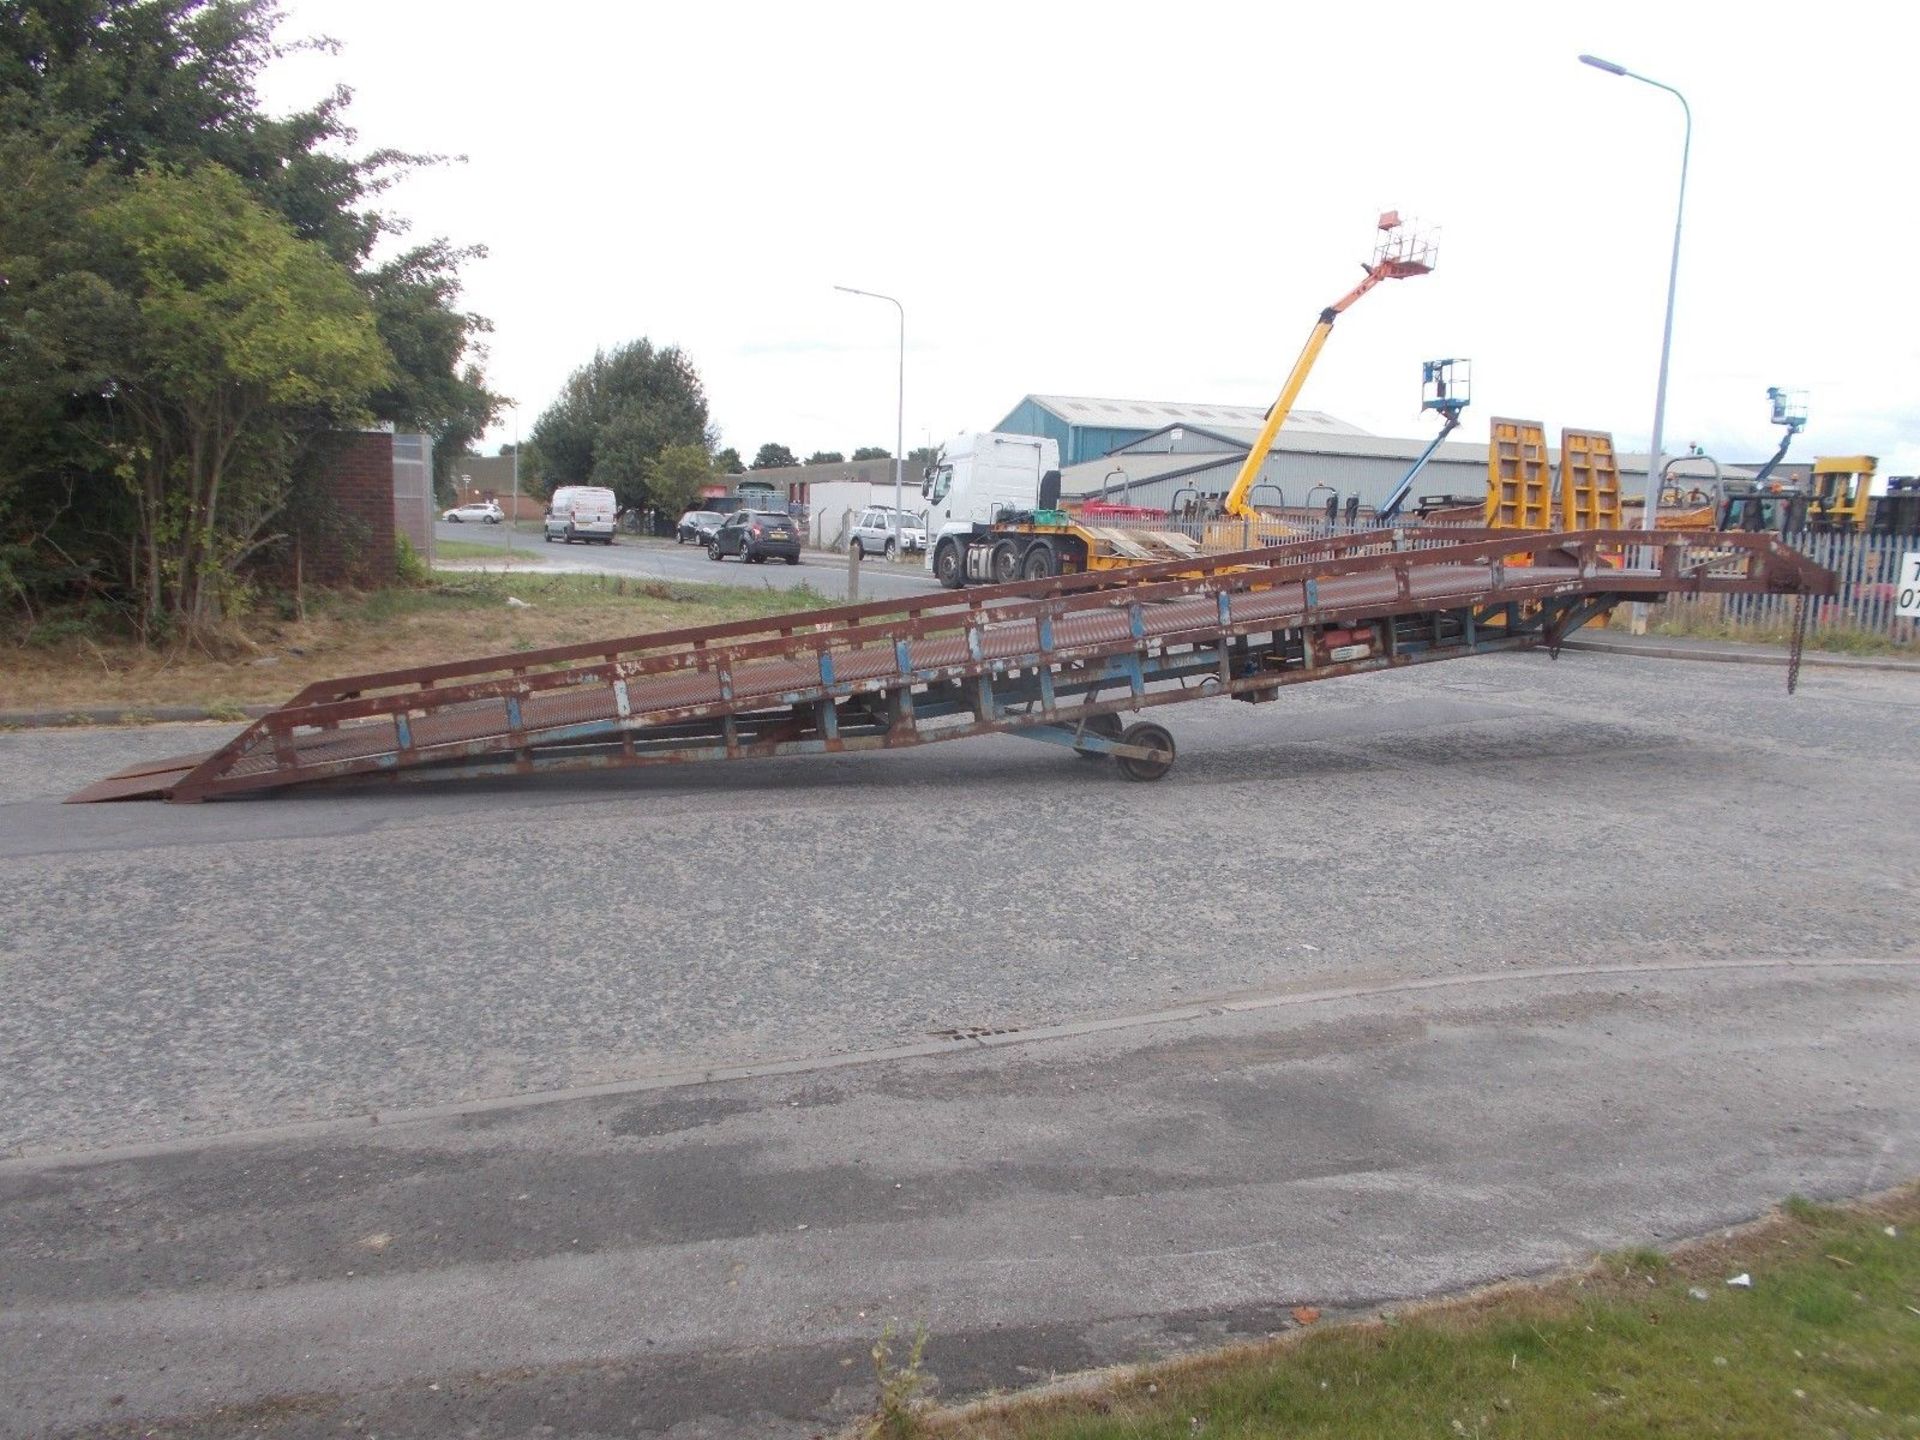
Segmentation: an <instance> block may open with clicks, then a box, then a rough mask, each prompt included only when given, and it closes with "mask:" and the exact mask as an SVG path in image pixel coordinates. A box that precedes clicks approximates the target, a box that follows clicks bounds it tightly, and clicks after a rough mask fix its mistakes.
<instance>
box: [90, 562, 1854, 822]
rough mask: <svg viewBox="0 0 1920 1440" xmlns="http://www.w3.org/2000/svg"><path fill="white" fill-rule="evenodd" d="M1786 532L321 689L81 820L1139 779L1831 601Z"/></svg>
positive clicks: (1164, 577) (1306, 571)
mask: <svg viewBox="0 0 1920 1440" xmlns="http://www.w3.org/2000/svg"><path fill="white" fill-rule="evenodd" d="M1833 588H1834V580H1833V576H1832V575H1831V573H1830V572H1828V571H1826V570H1824V569H1822V568H1820V567H1819V566H1817V565H1815V564H1813V563H1812V562H1811V561H1809V560H1807V559H1806V558H1805V557H1804V556H1802V555H1800V554H1798V553H1797V552H1795V551H1793V550H1791V549H1789V548H1788V547H1786V546H1785V545H1782V544H1781V543H1780V542H1779V541H1777V540H1775V539H1773V538H1772V537H1770V536H1767V535H1759V534H1750V533H1740V534H1681V533H1676V532H1659V533H1657V534H1651V535H1650V534H1648V533H1647V532H1643V531H1637V530H1635V531H1619V530H1589V531H1577V532H1551V531H1527V532H1518V531H1513V530H1483V529H1459V528H1447V527H1436V528H1410V529H1404V530H1399V531H1391V532H1389V531H1369V532H1363V533H1359V534H1355V535H1347V536H1340V537H1335V538H1331V539H1314V540H1299V541H1292V542H1289V543H1287V544H1283V545H1277V546H1272V547H1268V548H1263V549H1257V550H1248V551H1243V552H1240V553H1237V554H1228V555H1219V556H1210V557H1206V558H1205V559H1189V560H1180V561H1171V562H1167V563H1164V564H1160V565H1143V566H1138V567H1135V568H1132V569H1125V570H1107V571H1100V572H1095V573H1093V574H1085V575H1071V576H1059V577H1055V578H1052V579H1048V580H1035V581H1029V582H1026V583H1022V584H1013V585H998V586H991V587H985V588H979V589H974V590H969V591H963V592H960V593H958V594H953V593H947V592H942V593H940V594H937V595H930V596H926V597H923V598H919V599H914V600H906V601H886V602H877V603H873V604H866V605H850V606H843V607H840V608H837V609H830V610H811V611H799V612H795V613H793V614H790V615H782V616H776V617H773V618H771V619H764V620H750V621H740V622H735V623H732V624H726V625H710V626H706V627H703V628H699V629H688V630H670V631H663V632H659V633H656V634H651V635H637V636H631V637H627V638H622V639H614V640H606V641H595V642H590V643H584V644H577V645H567V646H560V647H555V648H552V649H546V650H531V651H525V652H521V653H517V654H511V655H493V656H487V657H484V658H480V659H474V660H464V661H455V662H450V663H447V664H443V665H430V666H423V667H417V668H414V669H409V670H396V671H389V672H385V673H379V674H370V675H356V676H350V677H347V678H345V679H341V680H332V681H322V682H319V683H316V684H313V685H309V686H308V687H307V688H306V689H304V690H302V691H301V692H300V693H299V694H298V695H296V696H295V697H294V698H293V699H292V700H290V701H288V702H287V703H286V704H285V705H283V706H281V707H280V708H279V709H277V710H275V711H273V712H272V713H270V714H268V715H266V716H263V717H262V718H261V719H259V720H256V721H255V722H254V723H253V724H251V725H249V726H248V727H247V728H246V729H245V730H243V731H242V732H241V733H240V734H238V735H237V736H235V737H234V738H233V739H232V740H231V741H229V742H228V743H227V744H226V745H223V746H222V747H220V748H219V749H218V750H215V751H213V752H211V753H209V754H205V755H186V756H179V757H176V758H174V759H171V760H158V761H148V762H146V763H144V764H141V765H138V766H134V767H131V768H129V769H127V770H125V771H122V772H121V773H120V774H118V775H114V776H111V777H109V778H108V779H105V780H102V781H99V782H98V783H96V784H94V785H91V786H88V787H87V788H86V789H84V790H81V791H80V792H78V793H77V794H75V795H72V796H69V797H68V800H69V803H75V802H82V803H83V802H89V801H102V800H134V799H166V800H174V801H197V800H207V799H213V798H218V797H225V796H233V795H242V794H248V793H253V792H260V791H269V790H276V789H283V788H286V787H290V786H298V785H309V784H314V783H316V782H323V781H338V780H344V779H351V778H354V777H371V776H384V777H387V778H389V779H425V778H433V777H443V776H452V775H500V774H516V773H518V774H531V773H535V772H539V771H545V770H579V769H590V768H600V767H613V766H623V765H659V764H670V763H685V762H690V761H698V760H721V759H740V758H747V757H761V756H776V755H807V754H837V753H846V752H853V751H859V750H873V749H891V748H897V747H900V746H905V745H918V744H925V743H928V742H931V741H936V740H956V739H962V738H965V737H968V736H973V735H983V734H991V733H1008V734H1016V735H1023V736H1026V737H1028V738H1031V739H1035V740H1042V741H1047V742H1050V743H1053V744H1056V745H1060V746H1063V747H1066V748H1067V749H1070V750H1073V751H1076V752H1078V753H1079V754H1080V755H1082V756H1086V757H1091V758H1101V757H1110V758H1112V759H1114V760H1116V761H1117V762H1118V764H1119V765H1120V768H1121V769H1122V771H1123V773H1125V774H1126V775H1127V776H1128V777H1129V778H1132V779H1141V780H1145V779H1155V778H1158V777H1159V776H1160V775H1163V774H1165V773H1166V771H1167V770H1168V769H1169V768H1170V767H1171V765H1172V764H1173V760H1174V744H1173V737H1172V736H1171V735H1170V734H1168V733H1167V731H1166V730H1164V729H1163V728H1162V727H1160V726H1158V725H1154V724H1149V723H1136V724H1133V725H1131V726H1127V725H1125V724H1124V723H1123V721H1122V720H1121V718H1120V716H1121V714H1122V712H1129V711H1138V710H1143V709H1149V708H1152V707H1157V706H1161V705H1167V704H1173V703H1176V702H1178V701H1182V700H1192V699H1200V698H1205V697H1210V696H1216V695H1230V696H1233V697H1234V698H1236V699H1240V700H1246V701H1254V702H1257V701H1263V700H1271V699H1273V698H1274V697H1275V696H1276V695H1277V694H1278V693H1279V690H1280V688H1281V687H1282V686H1285V685H1290V684H1297V683H1300V682H1303V681H1308V680H1324V679H1332V678H1337V677H1339V676H1344V675H1353V674H1361V673H1365V672H1368V671H1373V670H1382V669H1391V668H1395V667H1399V666H1405V665H1416V664H1423V663H1426V662H1428V661H1433V660H1445V659H1453V658H1458V657H1462V656H1467V655H1475V654H1485V653H1488V652H1490V651H1495V650H1504V649H1517V648H1525V647H1529V646H1546V647H1548V648H1550V649H1552V650H1554V651H1556V652H1557V650H1558V647H1559V645H1560V642H1561V641H1563V640H1564V639H1566V638H1567V636H1568V635H1570V634H1571V633H1572V632H1573V631H1575V630H1576V629H1578V628H1579V627H1580V626H1581V625H1583V624H1585V623H1586V622H1587V621H1589V620H1591V619H1593V618H1594V617H1595V616H1597V615H1601V614H1604V613H1605V612H1606V611H1607V610H1609V609H1611V608H1612V607H1614V606H1615V605H1618V604H1620V603H1621V602H1623V601H1629V600H1650V599H1657V598H1659V597H1660V596H1662V595H1665V594H1669V593H1685V594H1701V593H1737V594H1790V595H1800V596H1810V595H1829V594H1832V593H1833Z"/></svg>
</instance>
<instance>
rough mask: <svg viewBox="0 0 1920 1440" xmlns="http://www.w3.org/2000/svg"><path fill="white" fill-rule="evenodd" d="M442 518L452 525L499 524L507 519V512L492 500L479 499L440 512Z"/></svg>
mask: <svg viewBox="0 0 1920 1440" xmlns="http://www.w3.org/2000/svg"><path fill="white" fill-rule="evenodd" d="M440 518H441V519H442V520H445V521H446V522H447V523H448V524H451V525H466V524H475V525H498V524H499V523H500V522H501V521H502V520H504V519H506V518H507V517H506V512H505V511H503V510H501V508H500V507H499V506H498V505H497V504H495V503H494V502H493V501H491V500H477V501H475V502H474V503H473V504H471V505H456V506H454V507H453V508H452V509H451V510H443V511H441V512H440Z"/></svg>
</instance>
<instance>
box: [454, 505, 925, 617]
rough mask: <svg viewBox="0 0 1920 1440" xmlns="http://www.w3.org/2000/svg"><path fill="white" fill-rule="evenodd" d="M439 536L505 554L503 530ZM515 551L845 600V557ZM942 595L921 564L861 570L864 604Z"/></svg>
mask: <svg viewBox="0 0 1920 1440" xmlns="http://www.w3.org/2000/svg"><path fill="white" fill-rule="evenodd" d="M434 533H435V535H437V536H438V537H439V538H440V539H442V540H459V541H463V542H465V543H467V544H472V545H492V546H496V547H498V548H499V549H501V550H505V549H506V545H507V532H506V527H504V526H501V525H450V524H448V523H447V522H446V521H444V520H440V521H436V522H435V523H434ZM513 543H514V545H515V547H516V548H519V549H526V550H531V551H533V552H534V553H535V554H537V555H539V556H540V557H541V559H542V560H543V561H544V562H545V565H546V568H548V569H553V570H559V569H562V568H565V569H569V570H578V571H583V572H586V573H589V574H606V575H640V576H644V577H645V578H647V579H650V580H671V581H676V582H698V583H704V584H716V583H719V584H729V585H760V584H766V585H771V586H773V587H774V588H775V589H778V590H785V589H789V588H791V587H793V586H796V585H808V586H811V587H812V588H813V589H815V590H818V591H819V592H820V593H821V594H823V595H830V596H833V597H834V598H836V599H838V598H842V597H844V596H845V595H846V593H847V557H846V556H844V555H829V554H826V553H824V552H822V551H818V550H806V551H803V552H801V556H800V563H799V564H798V565H788V564H786V563H784V562H783V561H777V560H770V561H768V562H767V563H766V564H764V565H745V564H742V563H741V562H740V561H739V560H736V559H732V558H729V559H726V560H722V561H720V562H719V563H718V564H716V563H715V562H713V561H712V560H709V559H708V558H707V552H706V551H705V550H704V549H702V548H700V547H699V546H696V545H676V544H674V543H673V541H671V540H656V539H651V538H647V539H643V538H641V537H640V536H637V535H619V536H616V537H615V540H614V543H613V544H612V545H559V544H553V545H549V544H547V543H546V542H545V541H543V540H542V539H541V538H540V536H539V535H537V534H534V535H527V534H516V535H515V536H514V537H513ZM460 563H466V562H460ZM939 588H940V587H939V586H938V585H937V584H936V583H935V582H934V579H933V577H932V576H931V575H929V574H927V572H926V571H925V570H924V569H923V568H922V567H921V566H920V564H919V562H918V559H917V557H916V558H915V559H914V560H912V561H902V562H901V563H900V564H897V565H889V564H887V563H886V562H885V561H884V560H881V559H880V558H879V557H877V556H873V557H869V558H868V559H867V560H865V561H864V562H863V563H862V564H861V566H860V598H861V599H862V600H893V599H899V598H904V597H910V596H914V595H926V594H929V593H931V592H933V591H936V590H938V589H939Z"/></svg>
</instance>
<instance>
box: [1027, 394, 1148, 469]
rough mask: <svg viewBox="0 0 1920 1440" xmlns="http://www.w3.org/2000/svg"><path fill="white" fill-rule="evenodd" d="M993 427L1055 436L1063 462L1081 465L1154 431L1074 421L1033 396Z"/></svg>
mask: <svg viewBox="0 0 1920 1440" xmlns="http://www.w3.org/2000/svg"><path fill="white" fill-rule="evenodd" d="M993 428H994V429H995V430H996V431H998V432H999V433H1000V434H1002V435H1038V436H1042V437H1044V438H1046V439H1050V440H1052V441H1053V442H1054V443H1055V444H1057V445H1058V446H1059V447H1060V463H1061V464H1062V465H1063V466H1064V465H1078V464H1079V463H1080V462H1081V461H1082V460H1091V459H1093V458H1095V457H1096V456H1100V455H1104V454H1106V453H1107V452H1108V451H1109V450H1111V449H1113V448H1114V447H1115V446H1118V445H1125V444H1127V443H1128V442H1129V441H1131V440H1138V439H1139V438H1140V437H1141V436H1142V435H1149V434H1151V433H1152V431H1151V430H1150V429H1148V428H1147V427H1145V426H1143V427H1141V428H1140V429H1137V430H1134V429H1123V430H1116V429H1112V428H1109V427H1106V426H1100V427H1090V426H1081V425H1070V424H1068V423H1067V422H1066V421H1065V420H1062V419H1061V418H1060V417H1059V416H1058V415H1056V414H1054V413H1053V412H1052V411H1051V410H1048V409H1046V408H1045V407H1044V406H1041V405H1036V404H1035V403H1034V402H1033V401H1032V400H1022V401H1021V402H1020V403H1019V404H1018V405H1016V406H1014V408H1013V413H1012V414H1010V415H1008V416H1007V418H1006V419H1004V420H1002V421H1001V422H1000V423H999V424H998V425H996V426H994V427H993Z"/></svg>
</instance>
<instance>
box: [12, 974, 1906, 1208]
mask: <svg viewBox="0 0 1920 1440" xmlns="http://www.w3.org/2000/svg"><path fill="white" fill-rule="evenodd" d="M1912 968H1920V955H1889V956H1839V957H1830V958H1819V959H1814V958H1807V957H1792V956H1769V957H1751V958H1735V959H1723V960H1654V961H1634V962H1624V963H1615V964H1604V965H1551V966H1539V967H1533V968H1527V969H1512V970H1508V969H1502V970H1489V971H1476V972H1471V973H1468V974H1464V975H1429V976H1422V977H1419V978H1416V979H1412V980H1395V981H1387V982H1383V983H1374V984H1362V985H1339V986H1329V987H1324V988H1317V989H1310V990H1292V989H1288V990H1283V991H1278V992H1268V993H1264V994H1260V993H1256V994H1251V995H1240V996H1225V997H1221V998H1219V999H1214V1000H1200V1001H1189V1002H1187V1003H1184V1004H1180V1005H1170V1006H1164V1007H1161V1008H1158V1009H1151V1010H1140V1011H1135V1012H1132V1013H1129V1014H1124V1015H1109V1016H1102V1017H1099V1018H1096V1019H1088V1020H1067V1021H1061V1022H1058V1023H1055V1024H1051V1025H1035V1026H1032V1027H1029V1028H1023V1029H1013V1030H1004V1031H1001V1032H999V1033H997V1034H992V1035H962V1036H943V1037H941V1038H938V1039H933V1040H919V1041H911V1042H908V1043H906V1044H900V1045H888V1046H882V1047H879V1048H876V1049H871V1050H851V1051H845V1052H842V1053H839V1054H832V1055H814V1056H792V1057H788V1058H784V1059H777V1060H765V1061H758V1062H752V1061H749V1062H740V1063H732V1064H711V1065H692V1066H685V1067H676V1068H674V1069H671V1070H665V1071H658V1072H655V1073H653V1074H647V1075H636V1076H633V1077H631V1078H629V1079H625V1080H609V1081H604V1082H602V1083H600V1084H596V1085H576V1086H570V1087H567V1088H564V1089H558V1090H533V1091H527V1092H524V1093H521V1094H517V1095H512V1094H509V1095H493V1096H485V1097H480V1098H475V1099H469V1100H449V1101H443V1102H440V1103H436V1104H426V1105H415V1106H409V1107H404V1108H399V1109H394V1110H386V1111H382V1110H377V1109H373V1110H360V1111H351V1112H348V1113H345V1114H340V1115H330V1116H326V1117H324V1118H320V1119H314V1120H290V1121H281V1122H278V1123H273V1124H267V1125H255V1126H247V1127H244V1128H242V1129H238V1130H228V1131H224V1132H219V1133H215V1134H210V1135H182V1136H176V1137H172V1138H169V1139H165V1140H150V1141H134V1142H131V1143H125V1144H120V1145H109V1146H103V1147H100V1148H98V1149H92V1150H70V1149H60V1148H56V1147H51V1146H22V1147H16V1148H14V1149H13V1150H11V1151H8V1152H6V1153H0V1176H5V1175H9V1174H17V1173H26V1172H31V1171H36V1170H43V1169H47V1168H49V1167H54V1166H71V1165H99V1164H109V1163H114V1162H118V1161H122V1160H136V1159H146V1158H150V1157H152V1156H156V1155H172V1154H183V1153H189V1152H194V1151H201V1150H209V1149H223V1148H227V1147H239V1146H246V1145H258V1144H263V1143H267V1142H270V1141H278V1140H293V1139H317V1138H320V1137H323V1136H334V1135H343V1134H349V1133H351V1132H353V1131H355V1130H364V1129H367V1128H368V1127H370V1126H381V1127H383V1128H386V1129H392V1128H394V1127H396V1126H408V1125H419V1124H425V1123H429V1122H432V1121H436V1120H449V1119H454V1118H456V1117H465V1116H471V1115H478V1114H502V1113H510V1112H514V1111H525V1110H536V1109H542V1108H545V1107H547V1106H552V1105H559V1104H567V1103H573V1102H577V1101H581V1100H592V1099H598V1098H604V1097H608V1096H618V1095H641V1094H647V1093H650V1092H655V1091H662V1090H679V1089H685V1088H688V1087H691V1086H699V1085H713V1084H718V1083H722V1082H725V1081H730V1080H758V1079H764V1078H770V1077H774V1076H781V1075H811V1074H823V1073H829V1072H832V1071H835V1070H847V1069H853V1068H856V1067H864V1066H869V1065H877V1064H884V1063H887V1062H889V1061H899V1060H922V1059H932V1058H936V1057H938V1056H942V1055H952V1054H958V1053H965V1052H969V1051H976V1052H977V1051H982V1050H1001V1049H1025V1048H1029V1047H1033V1046H1037V1045H1042V1044H1045V1043H1047V1042H1049V1041H1059V1040H1069V1039H1075V1038H1078V1037H1081V1036H1087V1035H1099V1034H1108V1033H1114V1032H1121V1031H1131V1030H1143V1029H1154V1028H1158V1027H1161V1026H1167V1025H1182V1024H1192V1023H1193V1022H1195V1021H1198V1020H1204V1019H1206V1018H1207V1017H1209V1016H1223V1015H1244V1014H1256V1013H1259V1012H1261V1011H1269V1010H1290V1009H1295V1008H1301V1007H1312V1006H1316V1005H1326V1004H1331V1003H1338V1002H1341V1001H1351V1000H1365V999H1386V998H1389V997H1394V996H1401V995H1417V994H1422V993H1430V992H1434V991H1444V990H1469V989H1475V988H1479V987H1498V986H1502V985H1537V984H1541V983H1551V982H1554V981H1561V980H1592V979H1596V978H1632V977H1636V976H1647V977H1652V976H1660V975H1697V974H1712V973H1716V972H1722V971H1756V970H1782V971H1791V970H1801V971H1820V970H1884V969H1912Z"/></svg>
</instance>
